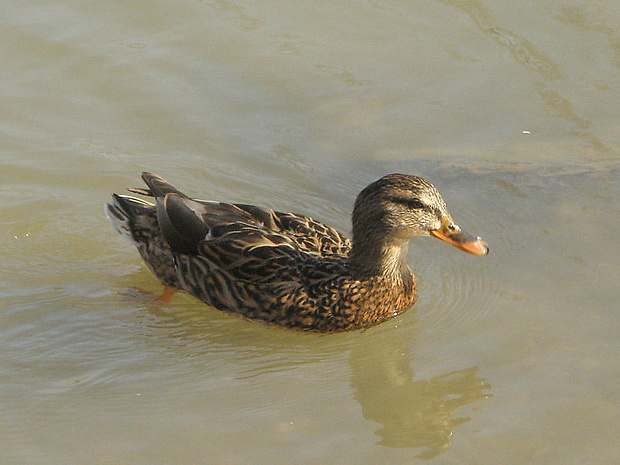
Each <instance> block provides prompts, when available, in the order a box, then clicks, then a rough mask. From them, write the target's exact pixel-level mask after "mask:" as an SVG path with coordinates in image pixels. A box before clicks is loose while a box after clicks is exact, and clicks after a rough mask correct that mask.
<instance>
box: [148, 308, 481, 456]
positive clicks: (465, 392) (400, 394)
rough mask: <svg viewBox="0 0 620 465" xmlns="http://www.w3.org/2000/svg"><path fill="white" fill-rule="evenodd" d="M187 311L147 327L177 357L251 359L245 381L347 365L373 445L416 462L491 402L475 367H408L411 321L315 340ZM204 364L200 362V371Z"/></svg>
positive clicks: (160, 313) (439, 449) (440, 448)
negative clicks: (467, 409)
mask: <svg viewBox="0 0 620 465" xmlns="http://www.w3.org/2000/svg"><path fill="white" fill-rule="evenodd" d="M190 308H191V310H190V309H189V308H186V310H185V311H176V310H175V309H170V308H168V309H167V310H164V309H162V308H160V307H159V306H153V307H150V308H149V314H150V315H151V316H153V317H155V320H151V321H150V322H149V323H148V324H147V325H148V326H150V327H151V328H157V327H159V328H160V329H168V330H169V331H164V332H163V333H161V332H159V331H158V332H157V333H158V338H159V337H161V336H167V337H166V339H169V340H174V341H175V342H174V343H173V344H172V345H171V346H170V349H172V350H175V351H177V350H178V349H180V348H181V347H183V346H185V347H187V346H188V344H189V346H190V347H192V353H193V357H194V358H195V357H196V356H197V355H200V354H201V353H202V354H208V355H209V356H213V355H217V353H219V354H220V355H219V356H218V359H219V358H220V357H224V358H227V359H228V360H229V363H230V362H231V361H232V360H237V361H238V362H244V361H247V360H250V359H251V360H252V363H251V369H248V364H247V363H241V364H240V365H243V369H242V371H241V372H240V373H239V374H238V376H235V379H238V380H242V381H244V382H247V380H248V379H257V378H262V377H264V376H269V375H271V374H274V373H276V372H283V371H287V370H294V369H297V368H299V367H300V366H301V365H304V364H315V363H323V364H325V370H324V371H325V373H326V376H328V375H327V373H330V372H331V373H334V372H342V367H341V364H342V363H343V362H344V363H348V364H349V365H350V367H351V371H350V374H349V375H348V380H349V382H350V385H351V387H352V391H353V396H354V398H355V400H356V401H357V402H358V403H359V405H360V408H361V413H362V415H363V417H364V418H365V419H366V420H369V421H372V422H374V423H376V424H378V425H380V428H379V429H377V430H376V431H375V434H377V435H378V436H379V437H380V440H379V441H378V444H380V445H382V446H386V447H395V448H415V449H424V450H423V451H422V452H421V453H420V454H419V455H417V456H416V458H418V459H423V460H428V459H431V458H434V457H437V456H439V455H441V454H442V453H443V452H444V451H446V450H447V449H448V448H449V447H450V446H451V444H452V437H453V434H454V432H455V430H456V428H457V426H459V425H462V424H463V423H466V422H468V421H469V420H470V418H469V417H468V416H465V415H462V414H459V412H458V410H459V409H460V408H462V407H464V406H467V405H469V404H472V403H474V402H477V401H481V400H483V399H486V398H489V397H491V394H490V393H488V391H489V390H490V389H491V386H490V385H489V383H487V382H486V381H485V380H483V379H481V378H479V377H478V367H469V368H465V369H462V370H457V371H451V372H448V373H444V374H440V375H438V376H433V377H430V378H426V379H424V378H420V377H419V376H418V377H416V376H415V373H414V370H413V369H412V367H411V364H412V359H414V358H415V357H413V356H412V354H411V353H410V351H411V350H412V348H413V347H414V346H415V341H414V339H415V333H416V330H415V328H414V327H412V326H415V322H414V321H411V322H410V323H411V325H405V326H409V327H408V328H407V327H404V326H403V325H400V327H398V328H396V327H394V326H391V325H389V324H388V325H383V326H379V327H375V328H372V329H370V330H367V331H361V332H359V331H358V332H351V333H340V334H327V335H321V334H316V333H300V332H296V331H291V330H284V329H281V328H277V327H269V326H267V325H263V324H260V323H256V322H246V321H243V320H242V319H240V318H236V317H231V316H229V315H226V314H224V313H222V312H219V311H217V310H213V309H209V308H208V307H204V306H202V304H198V305H196V306H193V305H192V306H190ZM155 335H156V334H153V336H155ZM170 338H171V339H170ZM183 341H184V342H183ZM173 348H175V349H173ZM343 354H344V355H345V356H344V357H343ZM346 354H348V355H346ZM203 363H204V361H200V364H201V366H202V365H203ZM414 363H415V362H414ZM336 365H337V366H338V367H337V368H336V369H334V366H336ZM335 382H337V381H335ZM297 394H298V393H291V395H292V396H296V395H297ZM280 400H281V401H282V399H281V398H280ZM284 401H286V399H284Z"/></svg>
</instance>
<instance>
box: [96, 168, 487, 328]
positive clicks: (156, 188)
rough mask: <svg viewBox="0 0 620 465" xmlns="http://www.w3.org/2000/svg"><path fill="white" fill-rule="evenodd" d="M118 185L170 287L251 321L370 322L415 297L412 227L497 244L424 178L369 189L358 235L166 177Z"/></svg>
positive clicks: (147, 252)
mask: <svg viewBox="0 0 620 465" xmlns="http://www.w3.org/2000/svg"><path fill="white" fill-rule="evenodd" d="M142 179H143V180H144V181H145V182H146V184H147V186H148V189H130V191H131V192H134V193H138V194H141V195H146V196H150V197H154V198H155V204H152V203H149V202H146V201H144V200H141V199H138V198H135V197H130V196H125V195H117V194H113V201H112V203H111V204H108V205H107V214H108V217H109V218H110V220H111V221H112V224H113V225H114V227H115V228H116V230H117V231H118V232H119V233H121V234H123V235H125V236H127V237H128V238H129V239H130V240H131V241H132V242H133V243H134V244H135V245H136V246H137V247H138V250H139V252H140V255H141V256H142V258H143V259H144V261H145V262H146V264H147V265H148V266H149V268H151V270H152V271H153V273H155V275H156V276H157V277H158V278H159V280H160V281H161V282H162V283H163V284H164V285H165V286H167V288H168V287H169V288H174V289H182V290H185V291H187V292H189V293H190V294H192V295H193V296H195V297H198V298H199V299H201V300H202V301H204V302H205V303H207V304H208V305H210V306H212V307H215V308H218V309H220V310H225V311H228V312H235V313H241V314H242V315H245V316H246V317H248V318H254V319H260V320H265V321H268V322H272V323H277V324H279V325H282V326H287V327H293V328H301V329H310V330H317V331H341V330H348V329H357V328H364V327H368V326H371V325H374V324H377V323H380V322H382V321H384V320H387V319H389V318H392V317H394V316H396V315H398V314H399V313H401V312H403V311H405V310H406V309H407V308H409V307H410V306H411V305H413V303H414V302H415V299H416V285H415V280H414V277H413V273H412V272H411V270H410V269H409V267H408V266H407V263H406V261H405V258H406V255H407V244H408V243H409V240H410V239H411V238H413V237H414V236H428V235H430V236H434V237H437V238H439V239H441V240H444V241H446V242H448V243H450V244H452V245H454V246H456V247H458V248H460V249H462V250H464V251H466V252H469V253H472V254H475V255H484V254H486V253H487V252H488V250H489V249H488V247H487V245H486V244H485V243H484V242H482V240H481V239H480V238H479V237H477V238H474V237H471V236H469V235H468V234H466V233H465V232H463V231H461V229H460V228H459V227H458V226H457V225H456V224H455V223H454V222H453V221H452V218H451V217H450V214H449V213H448V211H447V209H446V204H445V203H444V201H443V200H442V198H441V196H440V195H439V192H438V191H437V189H435V187H434V186H433V185H432V184H430V183H429V182H427V181H425V180H424V179H422V178H419V177H416V176H410V175H405V174H390V175H387V176H385V177H383V178H381V179H379V180H378V181H375V182H374V183H372V184H370V185H369V186H368V187H366V188H365V189H364V190H363V191H362V192H361V193H360V194H359V195H358V197H357V200H356V201H355V207H354V209H353V215H352V222H353V239H352V240H351V241H350V240H349V239H347V238H346V237H344V236H343V235H341V234H340V233H339V232H338V231H336V230H335V229H332V228H330V227H329V226H326V225H324V224H323V223H319V222H318V221H315V220H313V219H312V218H309V217H307V216H301V215H296V214H293V213H281V212H277V211H274V210H269V209H267V208H262V207H257V206H254V205H244V204H232V203H222V202H209V201H204V200H195V199H192V198H190V197H188V196H186V195H185V194H183V193H181V192H180V191H178V190H177V189H176V188H175V187H174V186H172V185H171V184H168V183H167V182H166V181H164V180H163V179H162V178H160V177H159V176H155V175H154V174H150V173H143V174H142Z"/></svg>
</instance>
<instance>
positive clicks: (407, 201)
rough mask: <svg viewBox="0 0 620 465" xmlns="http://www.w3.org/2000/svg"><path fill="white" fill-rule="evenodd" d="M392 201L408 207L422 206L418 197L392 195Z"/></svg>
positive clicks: (416, 207)
mask: <svg viewBox="0 0 620 465" xmlns="http://www.w3.org/2000/svg"><path fill="white" fill-rule="evenodd" d="M392 201H393V202H395V203H400V204H401V205H405V206H407V207H408V208H413V209H422V208H424V204H423V203H422V202H421V201H420V200H419V199H413V198H407V197H393V198H392Z"/></svg>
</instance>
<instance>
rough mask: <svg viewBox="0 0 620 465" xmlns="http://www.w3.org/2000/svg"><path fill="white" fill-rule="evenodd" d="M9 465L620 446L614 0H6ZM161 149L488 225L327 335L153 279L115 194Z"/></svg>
mask: <svg viewBox="0 0 620 465" xmlns="http://www.w3.org/2000/svg"><path fill="white" fill-rule="evenodd" d="M0 15H1V17H2V18H3V22H2V30H3V34H2V40H1V41H0V58H1V61H2V63H3V66H2V68H1V69H0V78H1V79H0V105H1V107H2V117H0V181H1V182H0V250H2V251H3V257H2V260H1V264H0V276H2V278H1V279H0V302H1V304H0V315H1V317H0V325H1V330H0V347H1V350H0V400H1V403H0V409H1V411H0V413H1V415H0V418H1V420H0V433H1V434H0V462H2V463H24V464H46V465H47V464H63V465H66V464H81V463H92V462H96V463H101V464H123V463H127V464H132V465H136V464H158V463H161V464H163V463H166V464H187V463H212V464H236V465H238V464H273V463H302V464H316V463H321V464H332V463H333V464H343V463H355V464H376V463H392V464H410V463H437V464H448V465H449V464H463V463H472V464H473V463H475V464H493V465H495V464H497V463H502V464H522V463H537V464H562V465H564V464H579V465H581V464H584V463H589V464H609V463H615V462H619V461H620V446H618V441H617V438H618V436H620V425H619V424H618V418H619V417H620V412H619V407H618V405H620V388H619V386H620V379H619V378H620V376H619V373H620V363H619V357H618V353H620V342H619V339H618V334H619V330H620V324H619V323H618V322H619V319H618V310H619V303H620V290H619V289H620V288H619V286H618V282H619V280H620V273H619V267H618V263H620V249H619V247H618V245H617V244H618V240H617V236H618V234H617V231H618V230H619V229H620V157H619V155H620V146H619V142H618V128H619V127H620V111H619V108H620V85H619V83H620V10H619V9H618V8H617V5H616V4H615V3H614V2H580V1H551V0H547V1H542V2H541V1H537V2H534V1H530V0H525V1H521V2H508V1H496V2H490V1H483V0H468V1H451V0H437V1H431V0H429V1H417V0H416V1H411V2H401V1H383V0H373V1H358V2H342V1H340V2H338V1H335V2H329V3H325V2H282V1H270V2H255V1H238V0H219V1H185V2H169V1H166V0H162V1H158V2H154V3H153V2H151V3H145V2H138V1H136V2H125V3H113V4H107V3H102V2H87V3H85V2H75V1H70V0H66V1H62V0H54V1H51V0H50V1H40V2H37V3H36V4H34V3H32V4H28V3H24V2H3V3H2V4H0ZM143 170H149V171H153V172H156V173H159V174H160V175H162V176H164V177H165V178H167V179H169V180H170V181H171V182H173V183H175V184H177V185H178V186H179V187H180V188H181V189H183V190H185V191H186V192H187V193H189V194H192V195H196V196H199V197H203V198H214V199H224V200H234V201H239V202H252V203H258V204H263V205H268V206H270V207H273V208H277V209H279V210H284V211H286V210H291V211H296V212H302V213H305V214H309V215H312V216H313V217H315V218H317V219H320V220H323V221H325V222H328V223H330V224H332V225H334V226H335V227H337V228H339V229H340V230H341V231H343V232H348V231H349V229H350V224H349V214H350V210H351V207H352V204H353V201H354V198H355V195H356V194H357V193H358V192H359V191H360V190H361V189H362V188H363V187H364V186H365V185H367V184H368V183H370V182H372V181H373V180H375V179H377V178H378V177H380V176H382V175H384V174H386V173H388V172H406V173H414V174H418V175H422V176H424V177H426V178H428V179H429V180H430V181H432V182H433V183H434V184H435V185H436V186H437V187H438V188H439V190H440V191H441V192H442V194H443V196H444V198H445V200H446V202H447V203H448V207H449V209H450V211H451V213H452V216H453V217H454V218H455V219H456V220H457V221H458V222H459V223H460V224H461V226H462V227H463V228H465V229H466V230H468V231H470V232H471V233H473V234H477V235H481V236H483V237H484V238H485V240H487V241H488V242H489V244H490V246H491V254H490V255H489V256H488V257H473V256H469V255H466V254H463V253H461V252H459V251H458V250H456V249H454V248H451V247H449V246H447V245H446V244H444V243H440V242H439V241H435V240H432V239H430V238H420V239H418V240H415V241H413V242H412V243H411V246H410V249H409V250H410V252H409V263H410V265H411V266H412V268H413V269H414V271H415V273H416V275H417V277H418V282H419V291H420V297H419V300H418V303H416V305H415V306H414V307H413V308H412V309H411V310H410V311H409V312H406V313H404V314H403V315H401V316H399V317H398V318H396V319H394V320H391V321H389V322H387V323H385V324H382V325H380V326H377V327H375V328H372V329H369V330H366V331H360V332H353V333H346V334H334V335H317V334H304V333H299V332H294V331H286V330H282V329H277V328H272V327H267V326H264V325H261V324H257V323H253V322H248V321H245V320H243V319H240V318H237V317H234V316H230V315H226V314H223V313H221V312H218V311H216V310H214V309H210V308H208V307H205V306H204V305H203V304H201V303H200V302H197V301H195V300H194V299H192V298H191V297H189V296H184V295H177V296H175V297H174V299H173V301H172V303H171V304H169V305H164V306H162V305H158V304H155V303H153V302H150V301H149V296H153V295H157V294H158V293H159V292H160V291H161V286H160V285H159V284H158V283H157V282H156V280H155V279H154V278H153V277H152V276H151V274H150V273H149V271H148V270H147V269H146V267H145V266H144V265H143V264H142V263H141V262H140V260H139V256H138V254H137V252H136V251H135V250H134V249H133V248H132V247H131V245H130V244H128V243H127V242H126V241H124V240H123V239H122V238H121V237H120V236H118V235H117V234H116V233H115V232H114V230H113V229H112V228H111V227H110V225H109V224H108V222H107V221H106V219H105V217H104V214H103V208H102V206H103V203H104V202H105V201H107V199H108V198H109V195H110V193H111V192H113V191H116V192H121V191H122V190H123V189H124V188H125V187H133V186H139V184H140V182H139V181H140V180H139V173H140V172H141V171H143Z"/></svg>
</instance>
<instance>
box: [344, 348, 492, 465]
mask: <svg viewBox="0 0 620 465" xmlns="http://www.w3.org/2000/svg"><path fill="white" fill-rule="evenodd" d="M382 348H383V350H382ZM410 361H411V359H410V357H409V356H408V355H407V354H405V353H403V352H402V351H400V350H395V349H394V346H393V345H383V344H378V345H375V346H374V347H373V351H372V353H370V354H369V352H368V351H365V350H363V349H360V350H359V351H353V352H352V356H351V366H352V368H353V374H352V385H353V389H354V392H355V399H356V400H357V401H358V402H359V404H360V406H361V408H362V414H363V416H364V418H365V419H367V420H372V421H373V422H375V423H377V424H379V425H381V427H380V428H379V429H378V430H377V431H376V434H377V435H378V436H379V437H380V438H381V439H380V441H379V444H381V445H384V446H388V447H411V448H424V449H425V450H424V451H423V452H422V453H420V455H418V456H417V458H420V459H431V458H433V457H436V456H438V455H440V454H441V453H443V452H444V451H445V450H446V449H447V448H448V447H450V445H451V443H452V435H453V433H454V430H455V428H456V427H457V426H458V425H461V424H463V423H465V422H467V421H469V420H470V418H469V417H467V416H459V413H458V412H457V410H458V409H459V407H463V406H465V405H468V404H470V403H472V402H475V401H478V400H481V399H485V398H488V397H490V394H488V393H486V391H488V390H489V389H490V385H489V384H488V383H487V382H485V381H484V380H482V379H480V378H478V376H477V373H478V368H477V367H471V368H466V369H464V370H458V371H453V372H449V373H445V374H442V375H439V376H434V377H432V378H426V379H423V378H419V379H416V378H415V376H414V372H413V370H412V369H411V366H410Z"/></svg>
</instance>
